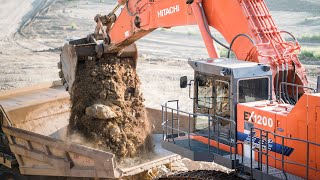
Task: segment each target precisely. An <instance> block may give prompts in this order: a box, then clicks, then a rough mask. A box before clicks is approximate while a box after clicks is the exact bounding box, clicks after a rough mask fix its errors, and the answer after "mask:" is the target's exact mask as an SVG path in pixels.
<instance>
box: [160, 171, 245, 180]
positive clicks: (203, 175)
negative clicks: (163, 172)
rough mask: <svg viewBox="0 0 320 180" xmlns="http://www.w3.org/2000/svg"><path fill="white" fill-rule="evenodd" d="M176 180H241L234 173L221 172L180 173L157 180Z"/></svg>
mask: <svg viewBox="0 0 320 180" xmlns="http://www.w3.org/2000/svg"><path fill="white" fill-rule="evenodd" d="M176 179H184V180H191V179H197V180H209V179H210V180H211V179H212V180H228V179H230V180H231V179H232V180H234V179H235V180H237V179H239V180H242V178H239V177H237V176H236V174H235V173H230V174H227V173H224V172H221V171H213V170H210V171H209V170H199V171H189V172H182V173H177V174H173V175H169V176H166V177H165V176H163V177H161V178H159V180H176Z"/></svg>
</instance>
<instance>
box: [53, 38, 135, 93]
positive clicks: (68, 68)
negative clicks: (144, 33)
mask: <svg viewBox="0 0 320 180" xmlns="http://www.w3.org/2000/svg"><path fill="white" fill-rule="evenodd" d="M98 46H99V45H98V44H97V43H96V42H94V41H93V42H92V41H90V39H89V38H83V39H78V40H73V41H70V42H69V43H67V44H65V45H64V46H63V48H62V52H61V54H60V62H59V63H58V68H59V69H60V72H59V77H60V78H61V81H62V84H63V85H64V87H65V88H66V91H68V92H69V94H71V93H72V86H73V83H74V81H75V79H76V72H77V66H78V63H83V62H85V61H86V60H97V61H98V60H99V57H101V54H100V55H99V53H98V49H99V47H98ZM112 55H116V56H117V57H120V58H131V59H132V61H134V65H135V66H134V67H135V68H136V64H137V58H138V51H137V47H136V45H135V44H131V45H130V46H127V47H126V48H124V49H123V50H121V51H120V52H118V53H117V54H114V53H113V54H111V53H110V56H112Z"/></svg>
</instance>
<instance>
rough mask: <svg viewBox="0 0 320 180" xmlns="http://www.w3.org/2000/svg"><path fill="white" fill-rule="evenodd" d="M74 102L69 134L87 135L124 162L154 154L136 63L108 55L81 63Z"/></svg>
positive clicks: (74, 87) (73, 95)
mask: <svg viewBox="0 0 320 180" xmlns="http://www.w3.org/2000/svg"><path fill="white" fill-rule="evenodd" d="M71 101H72V107H71V117H70V124H69V132H71V133H72V132H74V133H80V134H83V135H84V136H85V137H87V138H90V139H91V140H92V141H94V142H95V143H97V145H98V146H99V147H101V148H103V149H105V150H110V151H111V152H113V153H115V154H116V155H117V157H118V158H120V159H122V158H124V157H133V156H135V155H137V153H139V152H142V151H151V149H152V142H151V135H150V134H151V128H150V125H149V122H148V120H147V118H146V110H145V107H144V104H143V102H144V99H143V96H142V93H141V91H140V80H139V78H138V75H137V73H136V70H135V64H134V61H133V60H131V59H129V58H121V59H120V58H117V57H116V56H114V55H104V56H103V57H102V58H100V59H99V60H87V61H85V62H81V63H79V65H78V70H77V76H76V80H75V82H74V85H73V89H72V94H71Z"/></svg>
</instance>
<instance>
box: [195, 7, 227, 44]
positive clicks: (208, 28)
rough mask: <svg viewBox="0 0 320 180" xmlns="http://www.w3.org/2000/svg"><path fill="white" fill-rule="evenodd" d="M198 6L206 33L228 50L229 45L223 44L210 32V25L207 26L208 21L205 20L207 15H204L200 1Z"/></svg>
mask: <svg viewBox="0 0 320 180" xmlns="http://www.w3.org/2000/svg"><path fill="white" fill-rule="evenodd" d="M199 6H200V9H201V13H202V18H203V22H204V25H205V27H206V31H207V33H208V34H209V35H210V37H211V38H212V39H213V40H214V41H215V42H216V43H218V44H219V45H220V46H222V47H224V48H226V49H228V50H229V47H228V46H227V45H225V44H223V43H222V42H220V41H219V40H218V39H217V38H215V37H214V36H213V35H212V34H211V31H210V27H209V24H208V21H207V16H206V14H205V12H204V9H203V6H202V4H201V3H200V4H199Z"/></svg>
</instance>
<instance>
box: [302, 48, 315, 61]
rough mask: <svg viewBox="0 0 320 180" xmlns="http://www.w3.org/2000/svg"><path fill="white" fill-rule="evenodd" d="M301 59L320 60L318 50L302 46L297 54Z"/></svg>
mask: <svg viewBox="0 0 320 180" xmlns="http://www.w3.org/2000/svg"><path fill="white" fill-rule="evenodd" d="M299 58H300V60H302V61H319V62H320V50H315V49H308V48H303V49H302V52H301V54H300V55H299Z"/></svg>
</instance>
